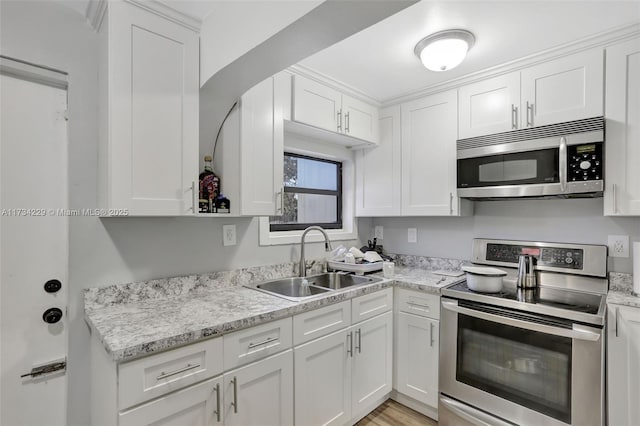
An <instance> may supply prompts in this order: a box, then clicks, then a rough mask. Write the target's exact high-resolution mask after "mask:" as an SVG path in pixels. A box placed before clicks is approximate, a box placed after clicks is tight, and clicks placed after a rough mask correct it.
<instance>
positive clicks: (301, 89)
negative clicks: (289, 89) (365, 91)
mask: <svg viewBox="0 0 640 426" xmlns="http://www.w3.org/2000/svg"><path fill="white" fill-rule="evenodd" d="M293 84H294V88H293V119H294V120H295V121H298V122H300V123H305V124H310V125H311V126H315V127H319V128H321V129H325V130H330V131H332V132H336V131H339V130H341V128H340V127H339V126H340V124H341V123H340V122H341V121H342V122H344V120H343V119H342V117H339V116H338V114H339V113H340V108H341V105H342V94H341V93H340V92H338V91H336V90H333V89H331V88H329V87H327V86H325V85H322V84H320V83H316V82H315V81H312V80H309V79H307V78H304V77H300V76H298V75H296V76H295V77H294V79H293Z"/></svg>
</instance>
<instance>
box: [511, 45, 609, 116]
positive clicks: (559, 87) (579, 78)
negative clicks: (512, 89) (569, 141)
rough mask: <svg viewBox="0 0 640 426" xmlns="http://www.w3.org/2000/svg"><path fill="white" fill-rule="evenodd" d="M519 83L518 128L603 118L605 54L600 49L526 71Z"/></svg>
mask: <svg viewBox="0 0 640 426" xmlns="http://www.w3.org/2000/svg"><path fill="white" fill-rule="evenodd" d="M520 79H521V82H522V89H521V90H522V92H521V93H522V102H521V104H520V117H521V123H520V127H521V128H524V127H525V126H526V127H533V126H544V125H547V124H554V123H562V122H565V121H573V120H579V119H582V118H591V117H598V116H601V115H602V111H603V92H604V89H603V87H604V54H603V52H602V50H601V49H593V50H589V51H586V52H582V53H577V54H574V55H570V56H566V57H563V58H560V59H556V60H553V61H549V62H545V63H543V64H540V65H536V66H533V67H529V68H525V69H524V70H522V74H521V77H520Z"/></svg>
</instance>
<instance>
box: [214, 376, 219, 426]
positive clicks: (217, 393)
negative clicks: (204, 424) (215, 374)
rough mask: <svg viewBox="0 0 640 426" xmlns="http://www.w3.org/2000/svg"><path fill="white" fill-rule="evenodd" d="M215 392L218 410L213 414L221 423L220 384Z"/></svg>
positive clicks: (217, 384)
mask: <svg viewBox="0 0 640 426" xmlns="http://www.w3.org/2000/svg"><path fill="white" fill-rule="evenodd" d="M213 390H214V391H215V393H216V409H215V411H214V412H213V414H215V415H216V419H217V421H218V423H220V383H216V387H215V388H213Z"/></svg>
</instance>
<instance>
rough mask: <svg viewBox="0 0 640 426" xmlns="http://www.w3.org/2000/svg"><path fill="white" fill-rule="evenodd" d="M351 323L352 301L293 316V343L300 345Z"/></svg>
mask: <svg viewBox="0 0 640 426" xmlns="http://www.w3.org/2000/svg"><path fill="white" fill-rule="evenodd" d="M350 325H351V301H349V300H345V301H344V302H340V303H336V304H335V305H330V306H325V307H324V308H320V309H316V310H313V311H309V312H305V313H302V314H299V315H296V316H294V317H293V344H294V345H299V344H301V343H305V342H308V341H310V340H313V339H315V338H317V337H320V336H324V335H326V334H329V333H332V332H334V331H337V330H340V329H341V328H344V327H348V326H350Z"/></svg>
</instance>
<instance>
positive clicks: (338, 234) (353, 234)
mask: <svg viewBox="0 0 640 426" xmlns="http://www.w3.org/2000/svg"><path fill="white" fill-rule="evenodd" d="M259 220H260V225H259V227H260V245H261V246H277V245H284V244H298V243H300V238H301V237H302V233H303V232H304V231H279V232H271V231H269V218H268V217H261V218H260V219H259ZM346 226H347V224H345V228H343V229H327V230H326V232H327V234H328V235H329V239H330V240H331V241H332V242H333V241H345V240H357V239H358V230H357V226H356V221H353V222H352V226H351V229H348V228H347V227H346ZM305 241H310V242H323V241H324V237H323V236H322V234H321V233H319V232H310V233H309V234H307V237H306V238H305Z"/></svg>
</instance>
